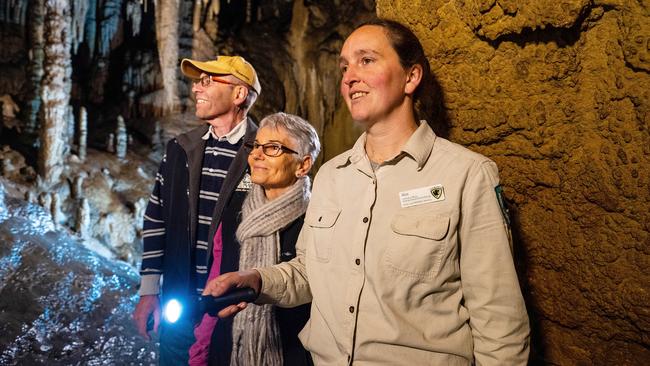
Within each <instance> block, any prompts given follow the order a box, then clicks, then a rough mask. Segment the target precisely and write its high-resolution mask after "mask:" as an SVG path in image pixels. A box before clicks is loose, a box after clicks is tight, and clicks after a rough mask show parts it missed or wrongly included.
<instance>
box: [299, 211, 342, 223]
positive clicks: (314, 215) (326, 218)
mask: <svg viewBox="0 0 650 366" xmlns="http://www.w3.org/2000/svg"><path fill="white" fill-rule="evenodd" d="M340 214H341V210H339V209H326V208H314V209H312V210H307V213H306V214H305V223H307V225H309V226H311V227H322V228H328V227H332V226H334V224H335V223H336V219H338V218H339V215H340Z"/></svg>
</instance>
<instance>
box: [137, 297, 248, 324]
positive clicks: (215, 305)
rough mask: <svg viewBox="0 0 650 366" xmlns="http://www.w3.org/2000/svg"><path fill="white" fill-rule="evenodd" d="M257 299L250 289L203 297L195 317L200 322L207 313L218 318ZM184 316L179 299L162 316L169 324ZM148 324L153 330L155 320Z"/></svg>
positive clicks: (166, 307) (168, 302)
mask: <svg viewBox="0 0 650 366" xmlns="http://www.w3.org/2000/svg"><path fill="white" fill-rule="evenodd" d="M255 299H257V293H255V290H253V289H252V288H250V287H244V288H233V289H231V290H229V291H227V292H226V293H224V294H223V295H221V296H201V297H199V301H198V306H197V308H196V309H197V310H196V312H195V314H194V315H195V316H196V317H197V319H198V320H199V321H200V319H201V317H202V316H203V314H206V313H207V314H209V315H211V316H216V315H217V313H219V312H220V311H221V310H223V309H225V308H226V307H228V306H230V305H235V304H239V303H241V302H253V301H255ZM182 314H183V305H182V304H181V302H180V301H178V300H177V299H171V300H169V301H167V303H166V304H165V306H163V309H162V315H163V318H164V319H165V321H166V322H167V323H169V324H174V323H176V322H177V321H178V319H180V317H181V315H182ZM147 323H148V324H147V328H149V329H151V328H153V319H151V320H150V322H147ZM149 323H151V324H149ZM149 325H151V326H149Z"/></svg>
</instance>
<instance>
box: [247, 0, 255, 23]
mask: <svg viewBox="0 0 650 366" xmlns="http://www.w3.org/2000/svg"><path fill="white" fill-rule="evenodd" d="M252 15H253V4H252V1H251V0H246V23H250V22H251V18H252Z"/></svg>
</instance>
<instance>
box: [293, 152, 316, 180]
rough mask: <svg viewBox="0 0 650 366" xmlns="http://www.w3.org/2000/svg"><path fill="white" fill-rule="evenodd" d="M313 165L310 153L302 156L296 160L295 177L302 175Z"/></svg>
mask: <svg viewBox="0 0 650 366" xmlns="http://www.w3.org/2000/svg"><path fill="white" fill-rule="evenodd" d="M313 165H314V162H313V160H312V159H311V155H306V156H303V157H302V159H300V161H299V162H298V167H297V168H296V177H298V178H300V177H304V176H305V175H307V174H308V173H309V171H310V170H311V167H312V166H313Z"/></svg>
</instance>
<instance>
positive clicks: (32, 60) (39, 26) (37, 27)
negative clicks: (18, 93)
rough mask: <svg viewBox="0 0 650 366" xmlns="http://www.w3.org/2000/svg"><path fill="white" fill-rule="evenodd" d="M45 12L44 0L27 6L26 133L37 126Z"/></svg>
mask: <svg viewBox="0 0 650 366" xmlns="http://www.w3.org/2000/svg"><path fill="white" fill-rule="evenodd" d="M44 12H45V2H44V0H33V1H32V4H31V6H30V7H29V20H30V21H29V23H28V25H27V29H28V39H29V43H30V44H31V47H32V48H31V49H30V50H29V61H28V64H27V75H28V78H29V88H27V113H26V115H27V121H26V128H25V129H26V130H27V132H28V133H34V132H36V129H37V128H38V115H39V112H40V110H41V80H42V79H43V57H44V54H43V44H44V40H43V26H44V24H43V23H44V19H43V15H44Z"/></svg>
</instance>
